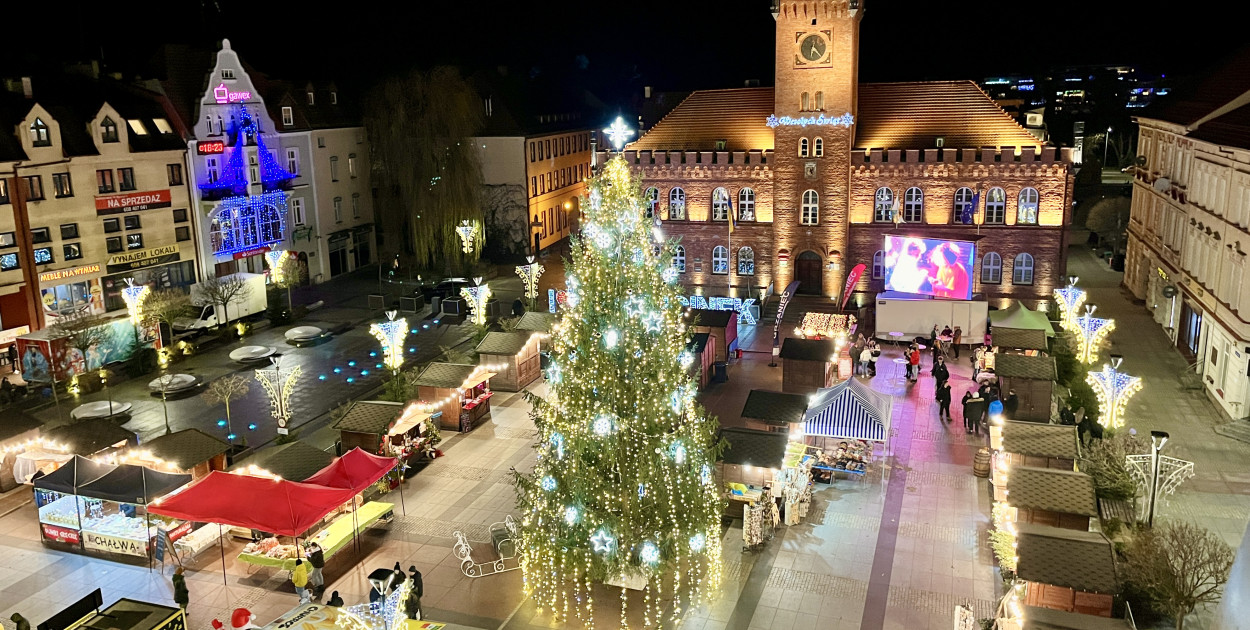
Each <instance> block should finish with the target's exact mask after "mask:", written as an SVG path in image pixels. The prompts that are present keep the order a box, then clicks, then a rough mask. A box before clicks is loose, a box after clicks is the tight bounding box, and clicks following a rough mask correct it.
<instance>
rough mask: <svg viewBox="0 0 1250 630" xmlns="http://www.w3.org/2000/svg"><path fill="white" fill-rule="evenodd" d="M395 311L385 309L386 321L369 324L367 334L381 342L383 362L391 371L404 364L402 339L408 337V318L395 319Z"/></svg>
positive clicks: (397, 369)
mask: <svg viewBox="0 0 1250 630" xmlns="http://www.w3.org/2000/svg"><path fill="white" fill-rule="evenodd" d="M397 314H398V313H397V312H396V311H387V312H386V319H387V321H384V322H379V323H374V324H372V325H370V326H369V334H371V335H373V337H374V338H375V339H377V340H378V343H380V344H382V356H383V357H384V359H383V360H382V362H383V363H385V364H386V367H388V368H390V369H391V371H392V372H398V371H399V368H401V367H403V365H404V340H406V339H407V338H408V320H406V319H404V318H403V317H401V318H399V319H395V315H397Z"/></svg>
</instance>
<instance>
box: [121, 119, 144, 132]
mask: <svg viewBox="0 0 1250 630" xmlns="http://www.w3.org/2000/svg"><path fill="white" fill-rule="evenodd" d="M126 123H127V124H129V125H130V130H131V131H132V132H134V133H135V135H139V136H146V135H148V129H147V127H144V126H143V121H142V120H138V119H134V118H132V119H130V120H127V121H126Z"/></svg>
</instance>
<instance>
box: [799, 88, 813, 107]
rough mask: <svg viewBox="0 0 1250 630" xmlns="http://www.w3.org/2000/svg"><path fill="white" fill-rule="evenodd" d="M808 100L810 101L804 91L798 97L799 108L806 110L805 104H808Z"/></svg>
mask: <svg viewBox="0 0 1250 630" xmlns="http://www.w3.org/2000/svg"><path fill="white" fill-rule="evenodd" d="M810 102H811V97H810V96H809V95H808V93H807V92H804V93H803V95H802V96H800V97H799V110H800V111H807V106H808V105H809V104H810Z"/></svg>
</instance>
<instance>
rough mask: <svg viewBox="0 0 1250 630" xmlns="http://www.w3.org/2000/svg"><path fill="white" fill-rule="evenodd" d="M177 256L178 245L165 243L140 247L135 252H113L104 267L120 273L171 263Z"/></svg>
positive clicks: (111, 271) (109, 270) (110, 271)
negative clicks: (146, 247)
mask: <svg viewBox="0 0 1250 630" xmlns="http://www.w3.org/2000/svg"><path fill="white" fill-rule="evenodd" d="M178 258H179V254H178V246H177V245H165V246H163V247H153V248H151V249H141V250H139V251H137V252H128V253H125V254H113V255H112V256H110V257H109V260H108V264H107V265H106V267H105V268H106V269H107V271H108V272H109V273H121V272H124V271H133V270H135V269H145V268H147V267H155V266H156V265H163V264H165V263H171V262H174V261H176V260H178Z"/></svg>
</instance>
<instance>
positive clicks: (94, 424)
mask: <svg viewBox="0 0 1250 630" xmlns="http://www.w3.org/2000/svg"><path fill="white" fill-rule="evenodd" d="M43 436H44V438H45V439H48V440H51V441H53V442H56V443H58V444H61V445H63V446H64V447H65V451H66V452H69V453H74V454H75V455H82V456H84V457H90V456H92V455H98V454H109V453H111V452H113V451H117V450H120V449H124V448H127V447H133V446H135V445H137V444H138V443H139V438H138V436H136V435H135V434H134V432H133V431H128V430H126V429H124V428H122V427H121V426H120V425H118V424H117V422H116V421H114V420H111V419H109V418H93V419H90V420H81V421H78V422H74V423H71V424H63V425H61V426H59V427H55V428H52V429H47V430H45V431H44V432H43Z"/></svg>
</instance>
